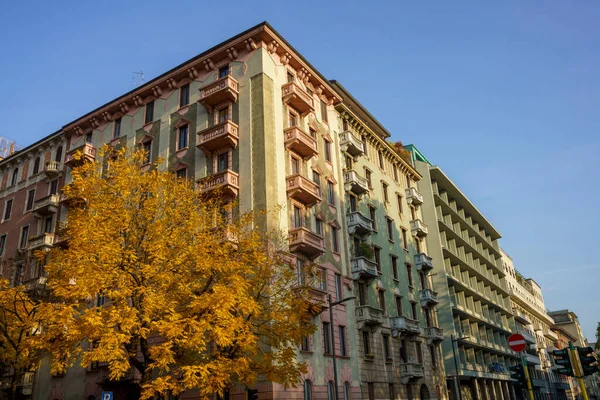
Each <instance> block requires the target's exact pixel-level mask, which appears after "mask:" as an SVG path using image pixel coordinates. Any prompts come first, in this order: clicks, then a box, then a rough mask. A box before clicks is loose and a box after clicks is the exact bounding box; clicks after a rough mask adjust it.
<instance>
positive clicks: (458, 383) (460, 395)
mask: <svg viewBox="0 0 600 400" xmlns="http://www.w3.org/2000/svg"><path fill="white" fill-rule="evenodd" d="M450 339H451V340H452V354H453V355H454V368H456V376H455V377H454V379H455V381H454V388H455V390H456V392H458V393H457V394H458V396H457V397H458V400H462V393H461V392H460V378H459V376H458V361H457V360H456V350H454V343H456V340H455V339H454V334H452V335H450Z"/></svg>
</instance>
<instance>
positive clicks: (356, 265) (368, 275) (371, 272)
mask: <svg viewBox="0 0 600 400" xmlns="http://www.w3.org/2000/svg"><path fill="white" fill-rule="evenodd" d="M350 263H351V264H352V278H354V280H359V279H363V280H367V281H370V280H371V279H375V278H377V277H378V276H379V273H378V272H377V264H375V263H374V262H373V261H371V260H368V259H367V258H365V257H356V258H352V259H351V260H350Z"/></svg>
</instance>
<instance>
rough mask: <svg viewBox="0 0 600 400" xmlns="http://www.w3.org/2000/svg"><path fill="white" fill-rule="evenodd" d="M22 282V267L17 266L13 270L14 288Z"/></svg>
mask: <svg viewBox="0 0 600 400" xmlns="http://www.w3.org/2000/svg"><path fill="white" fill-rule="evenodd" d="M22 281H23V266H22V265H17V267H16V268H15V286H19V285H20V284H21V283H22Z"/></svg>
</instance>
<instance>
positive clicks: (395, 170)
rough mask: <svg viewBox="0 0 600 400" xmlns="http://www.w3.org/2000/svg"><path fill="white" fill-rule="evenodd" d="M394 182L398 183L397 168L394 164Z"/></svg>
mask: <svg viewBox="0 0 600 400" xmlns="http://www.w3.org/2000/svg"><path fill="white" fill-rule="evenodd" d="M394 180H395V181H396V182H398V167H397V166H396V164H394Z"/></svg>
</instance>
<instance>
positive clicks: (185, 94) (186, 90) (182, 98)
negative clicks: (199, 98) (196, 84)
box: [179, 83, 190, 107]
mask: <svg viewBox="0 0 600 400" xmlns="http://www.w3.org/2000/svg"><path fill="white" fill-rule="evenodd" d="M188 104H190V84H189V83H187V84H185V85H183V86H182V87H180V88H179V107H183V106H187V105H188Z"/></svg>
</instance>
